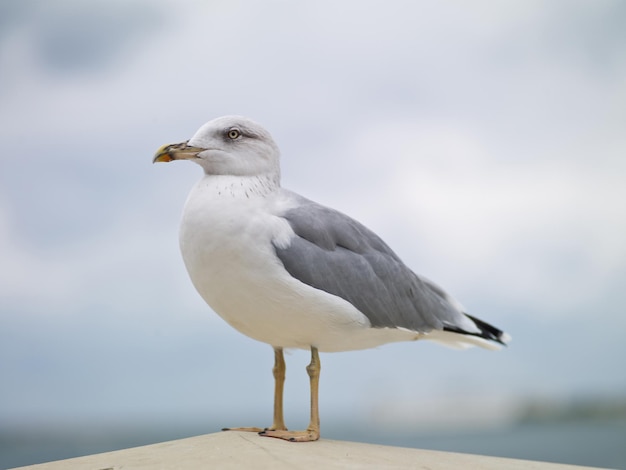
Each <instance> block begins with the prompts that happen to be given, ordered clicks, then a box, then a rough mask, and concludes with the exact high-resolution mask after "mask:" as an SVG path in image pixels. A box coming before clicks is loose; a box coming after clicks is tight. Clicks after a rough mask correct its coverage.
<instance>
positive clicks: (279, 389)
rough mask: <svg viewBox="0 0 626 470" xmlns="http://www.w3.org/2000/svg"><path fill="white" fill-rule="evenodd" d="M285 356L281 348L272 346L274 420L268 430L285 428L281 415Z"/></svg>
mask: <svg viewBox="0 0 626 470" xmlns="http://www.w3.org/2000/svg"><path fill="white" fill-rule="evenodd" d="M285 370H286V367H285V356H283V348H274V368H273V369H272V373H273V374H274V420H273V422H272V426H271V427H270V428H268V430H272V431H276V430H283V431H286V430H287V426H285V418H284V417H283V390H284V388H285Z"/></svg>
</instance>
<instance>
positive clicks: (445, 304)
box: [274, 198, 473, 332]
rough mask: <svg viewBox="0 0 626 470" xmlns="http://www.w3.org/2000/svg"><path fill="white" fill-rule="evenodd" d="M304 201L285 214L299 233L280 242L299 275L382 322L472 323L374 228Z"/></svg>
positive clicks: (423, 325) (425, 326) (426, 326)
mask: <svg viewBox="0 0 626 470" xmlns="http://www.w3.org/2000/svg"><path fill="white" fill-rule="evenodd" d="M299 202H300V205H299V206H298V207H296V208H294V209H290V210H288V211H287V212H286V213H285V214H283V217H284V218H285V219H286V220H287V221H288V222H289V224H290V225H291V227H292V229H293V231H294V232H295V234H296V236H295V237H294V238H293V239H292V240H291V244H290V245H289V246H288V247H287V248H280V247H278V246H274V248H275V250H276V255H277V256H278V258H279V259H280V260H281V261H282V263H283V265H284V266H285V269H286V270H287V271H288V272H289V274H291V275H292V276H293V277H295V278H297V279H299V280H300V281H302V282H304V283H305V284H308V285H310V286H313V287H315V288H317V289H321V290H323V291H325V292H328V293H330V294H333V295H336V296H338V297H341V298H343V299H344V300H347V301H348V302H350V303H352V304H353V305H354V306H355V307H356V308H357V309H359V310H360V311H361V312H362V313H363V314H364V315H365V316H367V318H368V319H369V320H370V322H371V324H372V326H373V327H376V328H384V327H392V328H396V327H402V328H407V329H409V330H412V331H418V332H428V331H430V330H433V329H437V330H440V329H443V328H444V327H453V328H454V327H456V328H457V329H459V330H465V329H466V328H464V327H467V326H470V325H471V326H470V329H472V326H473V324H472V323H470V322H468V319H467V317H466V316H465V315H464V314H463V313H462V312H461V311H460V310H459V309H458V308H457V306H456V305H455V304H454V301H452V300H451V298H450V297H449V296H448V295H447V294H446V293H445V292H444V291H443V290H441V289H440V288H438V287H437V286H436V285H434V284H433V283H431V282H430V281H428V280H425V279H422V278H420V277H419V276H417V275H416V274H415V273H413V272H412V271H411V270H410V269H409V268H408V267H407V266H406V265H405V264H404V263H403V262H402V261H401V260H400V258H398V256H397V255H396V254H395V253H394V252H393V251H392V250H391V248H389V247H388V246H387V245H386V244H385V242H383V241H382V240H381V239H380V237H378V236H377V235H376V234H375V233H373V232H372V231H371V230H369V229H368V228H366V227H365V226H363V225H362V224H360V223H359V222H357V221H356V220H354V219H351V218H350V217H348V216H346V215H344V214H342V213H340V212H338V211H335V210H333V209H330V208H327V207H324V206H321V205H319V204H317V203H315V202H312V201H309V200H307V199H304V198H302V199H300V200H299ZM468 323H469V325H468ZM446 329H447V328H446Z"/></svg>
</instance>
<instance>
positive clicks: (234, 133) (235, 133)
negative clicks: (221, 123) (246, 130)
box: [228, 127, 241, 140]
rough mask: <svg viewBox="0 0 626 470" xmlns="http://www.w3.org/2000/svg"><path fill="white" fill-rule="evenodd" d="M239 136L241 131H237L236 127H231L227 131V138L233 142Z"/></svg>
mask: <svg viewBox="0 0 626 470" xmlns="http://www.w3.org/2000/svg"><path fill="white" fill-rule="evenodd" d="M240 136H241V131H240V130H239V129H237V128H236V127H233V128H231V129H229V131H228V138H229V139H231V140H235V139H238V138H239V137H240Z"/></svg>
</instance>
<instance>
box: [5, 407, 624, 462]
mask: <svg viewBox="0 0 626 470" xmlns="http://www.w3.org/2000/svg"><path fill="white" fill-rule="evenodd" d="M329 421H330V420H329ZM222 425H223V423H220V424H215V425H214V426H208V425H205V426H198V425H180V424H178V425H173V426H169V425H163V424H160V425H153V426H141V427H139V426H135V425H133V426H128V425H125V426H124V425H117V426H111V425H107V426H104V427H95V426H94V427H89V428H86V427H66V428H58V429H52V428H49V429H38V430H35V429H30V430H29V429H27V428H22V429H20V430H16V429H8V428H3V427H2V425H0V468H1V469H7V468H12V467H17V466H23V465H29V464H35V463H41V462H47V461H53V460H60V459H66V458H71V457H77V456H81V455H89V454H94V453H100V452H108V451H112V450H118V449H124V448H129V447H135V446H140V445H146V444H152V443H156V442H162V441H168V440H173V439H181V438H185V437H190V436H194V435H199V434H206V433H210V432H216V431H217V430H218V429H219V428H220V427H221V426H222ZM322 431H323V437H324V438H326V439H340V440H350V441H359V442H367V443H373V444H385V445H394V446H401V447H415V448H422V449H432V450H442V451H449V452H462V453H471V454H482V455H492V456H499V457H509V458H516V459H528V460H541V461H548V462H558V463H567V464H574V465H583V466H595V467H602V468H615V469H626V419H622V418H619V419H609V420H578V421H570V422H568V421H555V422H534V423H533V422H529V423H524V424H516V425H512V426H510V427H505V428H499V429H492V430H488V431H486V430H483V431H464V432H451V431H448V432H445V433H443V432H442V433H439V434H436V435H433V434H428V433H426V432H425V431H424V430H420V431H410V430H402V431H399V430H398V431H394V430H391V429H389V428H385V429H376V428H372V426H371V425H365V424H363V425H357V424H355V423H352V424H346V425H344V424H340V425H338V424H337V421H335V422H332V421H331V422H327V423H325V425H323V427H322Z"/></svg>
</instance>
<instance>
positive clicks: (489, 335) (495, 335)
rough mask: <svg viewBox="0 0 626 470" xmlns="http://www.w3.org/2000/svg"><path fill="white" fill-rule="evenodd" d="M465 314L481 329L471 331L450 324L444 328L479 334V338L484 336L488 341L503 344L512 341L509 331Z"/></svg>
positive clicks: (465, 333)
mask: <svg viewBox="0 0 626 470" xmlns="http://www.w3.org/2000/svg"><path fill="white" fill-rule="evenodd" d="M465 315H466V316H467V317H468V318H469V319H470V320H472V321H473V322H474V324H475V325H476V326H477V327H478V329H479V330H480V331H479V332H478V333H470V332H467V331H464V330H461V329H460V328H454V327H449V326H445V327H444V328H443V329H444V330H445V331H452V332H454V333H461V334H464V335H470V336H477V337H479V338H483V339H486V340H488V341H493V342H494V343H498V344H501V345H502V346H508V344H509V342H510V341H511V337H510V336H509V335H508V334H507V333H505V332H504V331H502V330H500V329H498V328H496V327H495V326H493V325H490V324H489V323H487V322H484V321H482V320H480V319H478V318H476V317H473V316H472V315H468V314H467V313H466V314H465Z"/></svg>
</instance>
